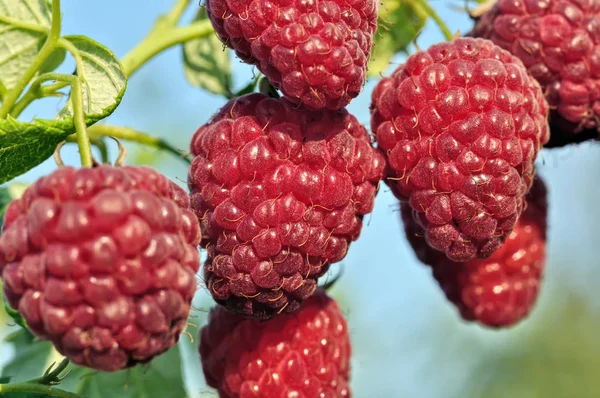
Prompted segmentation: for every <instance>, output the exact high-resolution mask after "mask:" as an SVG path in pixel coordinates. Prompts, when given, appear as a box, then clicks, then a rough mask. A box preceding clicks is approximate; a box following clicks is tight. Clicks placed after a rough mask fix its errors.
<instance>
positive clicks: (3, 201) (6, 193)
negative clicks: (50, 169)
mask: <svg viewBox="0 0 600 398" xmlns="http://www.w3.org/2000/svg"><path fill="white" fill-rule="evenodd" d="M27 187H28V184H24V183H14V184H11V185H9V186H4V187H0V230H2V224H3V222H4V213H5V212H6V208H7V207H8V204H9V203H10V202H11V201H12V200H14V199H19V198H20V197H21V196H22V195H23V192H25V189H27ZM0 286H1V285H0ZM1 296H2V295H1V294H0V297H1Z"/></svg>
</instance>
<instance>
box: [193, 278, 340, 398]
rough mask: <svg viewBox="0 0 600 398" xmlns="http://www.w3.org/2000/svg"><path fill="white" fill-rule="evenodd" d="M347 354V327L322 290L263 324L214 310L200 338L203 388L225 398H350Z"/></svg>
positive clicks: (218, 309)
mask: <svg viewBox="0 0 600 398" xmlns="http://www.w3.org/2000/svg"><path fill="white" fill-rule="evenodd" d="M350 354H351V345H350V336H349V333H348V325H347V324H346V321H345V319H344V317H343V315H342V314H341V312H340V309H339V307H338V305H337V303H336V302H335V301H334V300H332V299H331V298H329V297H328V296H327V295H326V294H325V293H324V292H323V291H322V290H320V289H319V290H317V291H316V292H315V294H314V295H313V296H312V297H310V298H309V299H308V300H307V301H306V303H305V304H304V306H303V307H302V309H301V310H300V311H298V312H296V313H294V314H285V315H282V316H280V317H278V318H276V319H272V320H270V321H267V322H260V321H257V320H248V319H245V318H242V317H240V316H237V315H235V314H232V313H230V312H228V311H227V310H225V309H224V308H223V307H220V306H219V307H216V308H215V309H213V310H212V312H211V313H210V316H209V319H208V324H207V325H206V326H204V327H203V328H202V330H201V332H200V359H201V361H202V368H203V370H204V375H205V377H206V382H207V384H208V385H209V386H211V387H213V388H215V389H217V391H218V393H219V396H220V397H224V398H225V397H226V398H238V397H239V398H249V397H328V398H329V397H331V398H334V397H335V398H349V397H350V396H351V390H350V386H349V379H350Z"/></svg>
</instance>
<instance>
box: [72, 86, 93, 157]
mask: <svg viewBox="0 0 600 398" xmlns="http://www.w3.org/2000/svg"><path fill="white" fill-rule="evenodd" d="M71 102H72V103H73V121H74V122H75V131H77V146H78V147H79V157H80V158H81V165H82V166H83V167H92V166H93V165H94V159H93V158H92V147H91V146H90V137H89V136H88V134H87V125H86V124H85V114H84V112H83V98H82V95H81V81H80V80H79V79H77V78H75V77H74V79H73V84H72V85H71Z"/></svg>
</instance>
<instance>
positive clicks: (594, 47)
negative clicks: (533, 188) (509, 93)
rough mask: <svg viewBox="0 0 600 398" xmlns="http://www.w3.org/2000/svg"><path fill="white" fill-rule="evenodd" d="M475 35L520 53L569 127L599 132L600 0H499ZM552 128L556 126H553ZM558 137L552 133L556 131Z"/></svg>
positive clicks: (559, 122)
mask: <svg viewBox="0 0 600 398" xmlns="http://www.w3.org/2000/svg"><path fill="white" fill-rule="evenodd" d="M471 35H473V36H478V37H483V38H487V39H490V40H492V41H493V42H494V43H496V44H497V45H499V46H501V47H502V48H505V49H506V50H508V51H511V52H512V53H513V54H514V55H515V56H517V57H519V58H520V59H521V60H522V61H523V63H524V64H525V66H526V67H527V68H528V69H529V71H530V72H531V74H532V75H533V77H535V78H536V79H537V80H538V81H539V82H540V84H541V85H542V87H543V88H544V90H545V93H546V98H547V99H548V102H549V103H550V105H551V106H552V108H553V109H554V111H553V116H554V117H553V119H554V121H556V123H557V125H558V126H559V127H560V128H557V131H559V132H561V134H562V133H563V132H567V133H570V135H571V139H572V140H576V141H579V140H580V139H579V137H577V136H573V133H580V132H583V133H585V134H587V136H588V137H589V136H590V134H589V132H585V130H586V129H592V130H593V131H594V133H595V137H598V132H600V0H545V1H539V0H519V1H518V2H515V1H514V0H499V1H498V2H497V3H496V5H495V6H494V7H493V8H492V9H491V10H490V11H488V12H487V13H485V14H484V15H483V16H482V17H481V18H480V19H479V20H478V21H477V23H476V25H475V28H474V30H473V32H471ZM552 131H553V134H554V126H553V130H552ZM552 138H554V137H552Z"/></svg>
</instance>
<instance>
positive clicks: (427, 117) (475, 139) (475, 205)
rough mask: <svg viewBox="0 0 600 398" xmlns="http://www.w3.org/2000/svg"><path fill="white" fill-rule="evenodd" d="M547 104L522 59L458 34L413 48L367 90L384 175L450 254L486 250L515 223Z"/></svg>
mask: <svg viewBox="0 0 600 398" xmlns="http://www.w3.org/2000/svg"><path fill="white" fill-rule="evenodd" d="M547 114H548V106H547V103H546V101H545V100H544V96H543V93H542V91H541V90H540V87H539V85H538V84H537V83H536V82H535V80H534V79H532V78H531V77H529V75H528V74H527V70H526V69H525V67H524V66H523V63H522V62H521V61H520V60H519V59H518V58H516V57H514V56H512V55H511V54H510V53H509V52H507V51H505V50H503V49H501V48H500V47H498V46H496V45H494V44H493V43H492V42H491V41H488V40H483V39H473V38H459V39H455V40H453V41H452V42H449V43H441V44H436V45H434V46H432V47H430V48H429V49H428V50H427V51H421V52H418V53H416V54H414V55H412V56H410V57H409V58H408V60H407V62H406V64H405V65H401V66H400V67H399V68H398V69H397V70H396V71H395V72H394V74H393V75H392V76H391V77H389V78H385V79H383V80H382V81H381V82H380V83H379V84H378V85H377V87H376V88H375V90H374V92H373V104H372V129H373V131H374V132H375V134H376V140H377V144H378V147H379V149H380V150H381V151H382V153H383V154H385V156H386V158H387V164H388V167H387V173H386V174H387V179H386V182H387V184H388V185H389V186H390V188H391V189H392V191H393V192H394V194H395V195H396V196H397V197H398V198H399V199H400V200H408V201H409V203H410V206H411V207H412V208H413V209H414V210H415V211H416V212H417V213H418V219H419V223H420V224H421V226H422V227H423V228H424V230H425V237H426V239H427V242H428V243H429V245H430V246H431V247H433V248H435V249H437V250H440V251H443V252H445V253H446V255H447V256H448V257H449V258H450V259H452V260H454V261H467V260H471V259H473V258H485V257H488V256H489V255H491V254H492V253H493V252H494V251H495V250H496V249H497V248H498V247H499V246H500V245H501V243H502V242H503V241H504V240H505V239H506V237H508V235H509V234H510V232H511V231H512V230H513V228H514V226H515V223H516V221H517V218H518V216H519V215H520V213H521V211H522V207H523V203H522V202H523V200H522V198H523V195H525V193H526V192H527V191H528V190H529V188H530V186H531V181H532V180H533V176H534V173H535V170H534V168H533V163H534V160H535V158H536V156H537V153H538V151H539V150H540V148H541V147H542V145H543V144H544V143H545V142H547V141H548V137H549V129H548V125H547V120H546V118H547Z"/></svg>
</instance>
